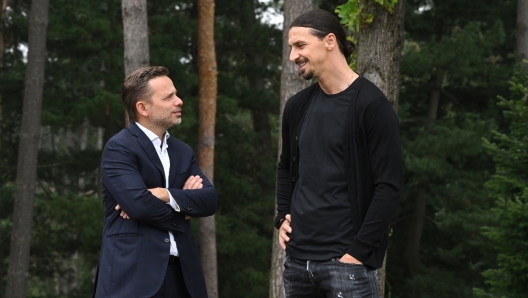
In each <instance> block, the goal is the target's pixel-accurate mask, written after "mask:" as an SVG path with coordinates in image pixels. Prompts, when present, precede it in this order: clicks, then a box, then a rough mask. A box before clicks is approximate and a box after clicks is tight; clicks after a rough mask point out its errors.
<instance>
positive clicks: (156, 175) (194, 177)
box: [94, 66, 218, 298]
mask: <svg viewBox="0 0 528 298" xmlns="http://www.w3.org/2000/svg"><path fill="white" fill-rule="evenodd" d="M122 100H123V103H124V105H125V108H126V110H127V112H128V115H129V119H130V126H129V127H128V128H126V129H123V130H122V131H121V132H119V133H118V134H116V135H115V136H114V137H112V138H111V139H110V140H109V141H108V143H107V144H106V146H105V149H104V151H103V157H102V162H101V176H102V178H101V179H102V193H103V204H104V209H105V218H104V228H103V242H102V243H103V244H102V247H101V257H100V259H99V268H98V272H97V276H96V280H95V286H94V296H95V297H105V298H107V297H118V298H123V297H192V298H195V297H197V298H207V291H206V287H205V280H204V276H203V272H202V266H201V263H200V257H199V254H198V249H197V246H196V243H195V240H194V236H193V233H192V229H191V224H190V221H189V218H190V217H205V216H211V215H213V214H214V213H215V211H216V207H217V203H218V200H217V197H216V191H215V189H214V187H213V186H212V185H211V183H210V182H209V180H207V177H205V176H204V175H203V173H202V172H201V170H200V168H199V166H198V162H197V161H196V158H195V156H194V153H193V151H192V149H191V147H189V146H188V145H187V144H185V143H183V142H181V141H179V140H178V139H176V138H174V137H171V136H169V133H168V132H167V129H168V128H170V127H172V126H174V125H178V124H180V123H181V113H182V105H183V102H182V100H181V99H180V98H179V97H178V96H177V93H176V88H175V87H174V85H173V83H172V81H171V79H169V77H168V70H167V69H166V68H165V67H161V66H152V67H144V68H140V69H138V70H136V71H134V72H133V73H132V74H130V75H129V76H128V77H127V78H126V79H125V82H124V84H123V94H122Z"/></svg>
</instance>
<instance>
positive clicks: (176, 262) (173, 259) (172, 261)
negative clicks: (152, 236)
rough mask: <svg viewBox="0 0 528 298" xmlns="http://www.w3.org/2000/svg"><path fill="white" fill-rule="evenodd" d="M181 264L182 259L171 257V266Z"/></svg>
mask: <svg viewBox="0 0 528 298" xmlns="http://www.w3.org/2000/svg"><path fill="white" fill-rule="evenodd" d="M179 263H180V257H178V256H173V255H170V256H169V264H179Z"/></svg>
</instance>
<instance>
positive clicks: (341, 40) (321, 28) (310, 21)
mask: <svg viewBox="0 0 528 298" xmlns="http://www.w3.org/2000/svg"><path fill="white" fill-rule="evenodd" d="M293 27H306V28H311V29H312V34H313V35H315V36H317V37H318V38H319V39H320V40H322V39H323V38H325V36H327V35H328V34H330V33H333V34H334V35H335V36H336V40H337V44H338V45H339V51H341V53H342V54H343V55H344V56H345V58H346V59H347V60H348V58H349V57H350V55H352V53H353V52H354V50H355V48H356V46H355V45H354V43H353V42H352V41H350V40H348V39H347V35H346V33H345V29H344V28H343V26H342V25H341V23H340V22H339V20H338V19H337V16H335V15H333V14H332V13H330V12H328V11H326V10H322V9H314V10H311V11H308V12H306V13H304V14H302V15H300V16H298V17H297V18H296V19H295V20H294V21H293V22H292V24H291V25H290V29H291V28H293Z"/></svg>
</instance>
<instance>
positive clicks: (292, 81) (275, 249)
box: [269, 0, 314, 298]
mask: <svg viewBox="0 0 528 298" xmlns="http://www.w3.org/2000/svg"><path fill="white" fill-rule="evenodd" d="M312 9H314V3H313V0H284V22H283V24H282V72H281V88H280V121H279V122H280V127H282V112H283V111H284V106H285V105H286V101H288V99H289V98H290V97H292V96H293V95H295V93H297V92H299V91H301V90H302V89H304V88H306V87H308V86H309V85H310V81H306V80H305V79H303V77H302V76H301V75H300V73H299V68H298V67H297V66H296V65H295V64H294V63H292V62H291V61H290V46H289V44H288V32H289V28H290V24H291V23H292V22H293V20H295V19H296V18H297V17H298V16H300V15H301V14H303V13H305V12H307V11H310V10H312ZM281 148H282V134H281V130H279V145H278V149H279V150H278V155H280V152H281ZM278 239H279V233H278V230H276V229H275V230H274V231H273V244H272V256H271V274H270V294H269V295H270V297H272V298H282V297H285V293H284V280H283V278H282V273H283V271H284V267H283V264H284V257H285V255H286V254H285V252H284V250H282V248H281V247H280V245H279V240H278Z"/></svg>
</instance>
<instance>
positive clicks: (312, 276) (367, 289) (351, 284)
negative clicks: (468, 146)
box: [284, 256, 379, 298]
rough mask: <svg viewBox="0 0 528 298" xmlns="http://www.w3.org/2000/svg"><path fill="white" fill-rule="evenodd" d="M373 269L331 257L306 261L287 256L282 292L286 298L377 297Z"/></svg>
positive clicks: (376, 279)
mask: <svg viewBox="0 0 528 298" xmlns="http://www.w3.org/2000/svg"><path fill="white" fill-rule="evenodd" d="M377 281H378V277H377V274H376V270H375V269H369V268H367V267H365V266H364V265H361V264H349V263H343V262H340V261H339V258H332V259H330V260H325V261H306V260H299V259H295V258H292V257H290V256H286V260H285V261H284V289H285V291H286V297H287V298H301V297H302V298H324V297H326V298H351V297H354V298H356V297H364V298H378V297H379V295H378V282H377Z"/></svg>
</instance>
